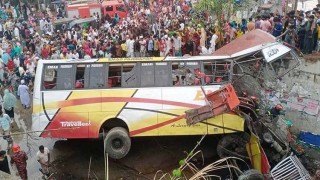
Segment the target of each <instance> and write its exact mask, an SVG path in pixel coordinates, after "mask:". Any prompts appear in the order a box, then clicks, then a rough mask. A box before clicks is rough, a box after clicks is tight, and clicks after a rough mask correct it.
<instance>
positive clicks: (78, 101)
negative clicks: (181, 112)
mask: <svg viewBox="0 0 320 180" xmlns="http://www.w3.org/2000/svg"><path fill="white" fill-rule="evenodd" d="M100 102H102V103H104V102H136V103H152V104H164V105H172V106H181V107H187V108H199V107H201V106H200V105H195V104H189V103H183V102H176V101H168V100H159V99H147V98H136V97H95V98H82V99H69V100H67V101H63V102H60V105H61V106H62V107H60V108H64V107H68V106H75V105H84V104H91V103H100Z"/></svg>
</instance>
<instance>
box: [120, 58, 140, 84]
mask: <svg viewBox="0 0 320 180" xmlns="http://www.w3.org/2000/svg"><path fill="white" fill-rule="evenodd" d="M138 73H139V67H138V66H136V63H125V64H122V74H121V87H138V86H140V81H139V77H140V75H139V74H138Z"/></svg>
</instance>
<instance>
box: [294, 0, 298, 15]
mask: <svg viewBox="0 0 320 180" xmlns="http://www.w3.org/2000/svg"><path fill="white" fill-rule="evenodd" d="M298 2H299V0H295V2H294V13H295V14H297V10H298Z"/></svg>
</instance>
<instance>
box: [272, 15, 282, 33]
mask: <svg viewBox="0 0 320 180" xmlns="http://www.w3.org/2000/svg"><path fill="white" fill-rule="evenodd" d="M273 22H274V28H273V31H272V35H273V36H274V37H278V36H280V35H281V33H282V30H283V27H282V23H281V21H280V19H279V18H278V17H274V18H273Z"/></svg>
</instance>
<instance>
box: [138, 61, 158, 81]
mask: <svg viewBox="0 0 320 180" xmlns="http://www.w3.org/2000/svg"><path fill="white" fill-rule="evenodd" d="M140 78H141V87H152V86H154V84H155V82H154V63H141V69H140Z"/></svg>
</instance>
